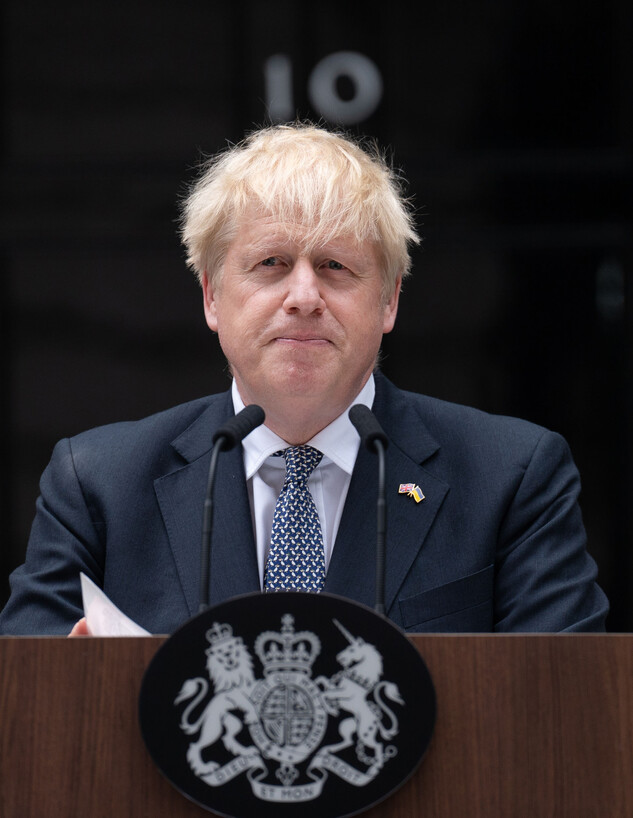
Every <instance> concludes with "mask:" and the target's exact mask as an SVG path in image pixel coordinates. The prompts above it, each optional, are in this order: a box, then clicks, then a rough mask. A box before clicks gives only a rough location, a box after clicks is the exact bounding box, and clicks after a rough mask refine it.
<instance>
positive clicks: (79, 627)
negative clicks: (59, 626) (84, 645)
mask: <svg viewBox="0 0 633 818" xmlns="http://www.w3.org/2000/svg"><path fill="white" fill-rule="evenodd" d="M68 636H92V634H91V633H90V631H89V630H88V623H87V622H86V617H85V616H84V617H83V618H82V619H80V620H79V622H76V623H75V625H74V626H73V629H72V630H71V632H70V633H69V634H68Z"/></svg>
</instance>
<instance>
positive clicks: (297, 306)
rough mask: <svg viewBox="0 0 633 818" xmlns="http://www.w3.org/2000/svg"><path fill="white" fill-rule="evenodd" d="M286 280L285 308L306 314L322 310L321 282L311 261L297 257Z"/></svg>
mask: <svg viewBox="0 0 633 818" xmlns="http://www.w3.org/2000/svg"><path fill="white" fill-rule="evenodd" d="M286 281H287V292H286V297H285V300H284V307H285V309H286V310H288V311H297V312H304V313H306V314H310V313H313V312H320V311H321V310H323V307H324V306H325V302H324V301H323V297H322V294H321V284H322V282H321V281H320V280H319V276H318V275H317V272H316V270H315V269H314V267H313V265H312V262H311V261H309V260H308V259H306V258H299V259H297V261H296V262H295V264H294V266H293V268H292V270H291V271H290V273H289V274H288V276H287V279H286Z"/></svg>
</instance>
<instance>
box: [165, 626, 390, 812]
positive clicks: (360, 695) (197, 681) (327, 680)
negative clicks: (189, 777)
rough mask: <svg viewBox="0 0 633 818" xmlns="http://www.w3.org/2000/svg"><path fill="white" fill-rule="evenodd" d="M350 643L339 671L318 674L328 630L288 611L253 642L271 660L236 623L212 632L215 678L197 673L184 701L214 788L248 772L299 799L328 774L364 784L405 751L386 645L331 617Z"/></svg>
mask: <svg viewBox="0 0 633 818" xmlns="http://www.w3.org/2000/svg"><path fill="white" fill-rule="evenodd" d="M331 621H332V622H333V624H334V625H335V626H336V628H338V630H339V632H340V633H342V634H343V636H344V638H345V641H346V643H347V644H346V646H345V647H344V648H343V650H341V651H340V652H339V653H338V654H337V655H336V662H337V664H338V666H339V668H340V669H339V670H338V671H337V672H336V673H335V674H334V675H333V676H331V677H326V676H323V675H319V676H316V678H313V665H314V663H315V660H316V659H317V657H318V656H319V654H320V652H321V641H320V639H319V638H318V636H317V635H316V634H315V633H313V632H311V631H307V630H301V631H296V630H295V623H294V617H293V616H292V615H291V614H289V613H285V614H284V615H283V616H282V617H281V629H280V630H279V631H272V630H266V631H263V632H261V633H259V634H258V635H257V636H256V637H255V639H254V643H253V645H252V650H253V652H254V654H255V655H256V656H257V658H258V659H259V663H260V665H261V667H262V669H263V677H262V678H259V679H258V678H256V676H255V671H254V669H253V668H254V658H253V655H252V653H251V651H250V650H249V647H248V646H247V645H246V644H245V642H244V640H243V638H242V637H241V636H240V635H238V634H235V633H234V632H233V628H232V626H231V625H229V624H226V623H222V622H214V623H213V625H212V627H211V628H209V629H208V630H207V632H206V639H207V642H208V646H207V647H206V650H205V654H206V669H207V673H208V678H205V677H203V676H197V677H194V678H190V679H187V680H186V681H185V682H184V684H183V685H182V687H181V690H180V692H179V694H178V696H177V697H176V699H175V702H174V704H175V705H176V706H177V707H178V708H180V709H181V712H180V729H181V730H182V731H183V732H184V733H185V734H186V735H187V736H190V737H191V742H190V743H189V746H188V749H187V762H188V765H189V767H190V769H191V770H192V771H193V773H194V774H195V775H196V776H197V777H198V778H199V779H201V780H202V781H203V782H205V783H206V784H208V785H209V786H210V787H222V786H223V785H225V784H227V783H228V782H229V781H232V780H233V779H235V778H236V777H238V776H240V775H242V774H246V776H247V777H248V780H249V782H250V786H251V789H252V792H253V795H254V796H255V797H256V798H259V799H261V800H263V801H269V802H275V803H288V802H292V803H297V802H302V801H304V802H305V801H311V800H313V799H315V798H317V797H319V795H320V794H321V792H322V790H323V787H324V785H325V783H326V780H327V778H328V774H333V775H336V776H337V777H338V778H340V779H342V780H343V781H345V782H346V783H347V784H349V785H352V786H355V787H363V786H365V785H366V784H368V783H369V782H371V781H372V780H373V779H374V778H375V777H376V776H377V775H378V773H379V772H380V771H381V770H382V768H383V767H384V766H385V764H387V763H388V761H389V759H390V758H392V757H393V756H395V755H396V754H397V743H396V739H397V736H398V712H399V709H400V708H402V706H403V705H404V704H405V703H404V701H403V699H402V697H401V695H400V692H399V689H398V686H397V685H396V684H395V683H394V682H390V681H387V680H384V679H382V675H383V659H382V656H381V654H380V653H379V651H378V650H377V648H376V647H375V646H374V645H372V644H370V643H369V642H367V641H365V640H364V639H363V638H362V637H360V636H355V635H353V634H351V633H350V632H349V631H348V630H347V629H346V628H345V627H344V626H343V625H341V623H340V622H339V621H338V620H336V619H332V620H331Z"/></svg>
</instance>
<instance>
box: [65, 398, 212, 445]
mask: <svg viewBox="0 0 633 818" xmlns="http://www.w3.org/2000/svg"><path fill="white" fill-rule="evenodd" d="M222 397H223V396H222V395H210V396H207V397H204V398H198V399H196V400H192V401H188V402H187V403H181V404H179V405H178V406H172V407H170V408H169V409H164V410H162V411H160V412H155V413H154V414H152V415H148V416H147V417H144V418H140V419H138V420H124V421H117V422H115V423H108V424H105V425H104V426H96V427H94V428H93V429H88V430H86V431H84V432H80V433H79V434H77V435H73V436H72V437H71V438H70V441H71V445H72V446H73V448H80V447H83V446H91V445H95V444H96V445H98V444H99V443H101V442H104V443H105V442H107V443H108V444H111V443H112V442H113V441H117V440H118V441H121V442H122V443H125V442H126V441H128V440H134V441H138V442H143V441H144V440H145V439H147V438H151V439H152V440H157V439H160V438H163V439H169V440H171V439H173V438H174V437H175V436H177V435H178V434H179V433H180V432H181V431H182V430H183V429H186V428H187V427H188V426H189V425H190V424H192V423H194V422H195V421H196V419H197V418H198V417H200V415H202V414H203V413H204V412H205V411H206V410H207V409H208V408H209V407H210V406H212V405H213V403H214V402H215V401H219V400H221V399H222Z"/></svg>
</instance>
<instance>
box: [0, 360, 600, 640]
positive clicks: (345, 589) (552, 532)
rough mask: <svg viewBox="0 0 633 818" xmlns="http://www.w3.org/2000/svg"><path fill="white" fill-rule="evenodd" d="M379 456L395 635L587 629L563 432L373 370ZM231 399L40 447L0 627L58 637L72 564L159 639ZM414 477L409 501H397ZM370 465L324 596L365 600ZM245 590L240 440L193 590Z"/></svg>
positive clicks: (174, 605) (223, 595)
mask: <svg viewBox="0 0 633 818" xmlns="http://www.w3.org/2000/svg"><path fill="white" fill-rule="evenodd" d="M374 411H375V413H376V415H377V417H378V419H379V421H380V423H381V425H382V426H383V428H384V430H385V432H386V434H387V436H388V437H389V441H390V445H389V447H388V449H387V466H386V484H387V519H388V531H387V567H386V571H387V574H386V600H385V601H386V610H387V614H388V616H389V617H390V618H391V619H392V620H393V621H394V622H396V623H397V624H398V625H400V626H401V627H402V628H404V629H405V630H407V631H413V632H415V631H427V632H428V631H430V632H433V631H435V632H447V631H453V632H490V631H550V632H556V631H565V630H566V631H591V630H602V629H604V620H605V616H606V613H607V609H608V605H607V601H606V598H605V596H604V594H603V593H602V591H601V590H600V589H599V588H598V586H597V585H596V584H595V578H596V566H595V564H594V562H593V560H592V559H591V557H590V556H589V555H588V554H587V552H586V543H585V533H584V528H583V525H582V519H581V514H580V510H579V507H578V503H577V498H578V493H579V489H580V485H579V477H578V473H577V470H576V468H575V466H574V464H573V461H572V458H571V455H570V452H569V449H568V447H567V444H566V443H565V441H564V440H563V439H562V438H561V437H560V436H559V435H556V434H554V433H552V432H549V431H547V430H545V429H543V428H541V427H538V426H535V425H533V424H530V423H527V422H525V421H520V420H516V419H513V418H505V417H498V416H492V415H488V414H486V413H483V412H479V411H477V410H474V409H469V408H466V407H463V406H457V405H455V404H449V403H445V402H443V401H439V400H436V399H433V398H429V397H425V396H422V395H415V394H412V393H407V392H403V391H401V390H399V389H397V388H396V387H394V386H393V385H392V384H391V383H389V381H388V380H387V379H386V378H384V377H382V376H380V375H379V376H377V378H376V398H375V402H374ZM232 414H233V406H232V401H231V396H230V392H227V393H225V394H221V395H214V396H211V397H207V398H203V399H201V400H198V401H194V402H192V403H188V404H184V405H182V406H177V407H175V408H173V409H169V410H168V411H166V412H162V413H160V414H157V415H154V416H152V417H149V418H146V419H144V420H141V421H136V422H131V423H117V424H113V425H111V426H104V427H100V428H98V429H93V430H91V431H88V432H85V433H83V434H80V435H78V436H77V437H74V438H71V439H69V440H63V441H61V442H60V443H58V444H57V446H56V448H55V451H54V453H53V456H52V459H51V462H50V464H49V465H48V467H47V468H46V470H45V472H44V474H43V475H42V480H41V495H40V497H39V499H38V501H37V514H36V518H35V521H34V524H33V529H32V532H31V538H30V541H29V547H28V551H27V557H26V562H25V564H24V565H23V566H21V567H20V568H18V569H17V570H16V571H15V572H14V573H13V575H12V578H11V582H12V596H11V598H10V600H9V602H8V604H7V606H6V607H5V609H4V611H3V612H2V614H1V615H0V632H3V633H14V634H17V633H31V634H47V633H48V634H55V633H59V634H62V633H68V632H69V630H70V628H71V627H72V625H73V624H74V623H75V622H76V621H77V620H78V619H79V618H80V617H81V616H82V604H81V592H80V586H79V571H84V572H85V573H86V574H87V575H88V576H89V577H91V578H92V579H93V580H94V581H95V582H96V583H97V584H98V585H100V586H101V587H103V588H104V590H105V592H106V594H107V595H108V596H109V597H110V598H111V599H112V600H113V602H114V603H115V604H116V605H118V606H119V607H120V608H121V609H122V610H123V611H124V612H125V613H126V614H127V615H128V616H130V617H131V618H132V619H134V620H135V621H136V622H138V623H139V624H141V625H143V626H144V627H145V628H147V629H148V630H149V631H151V632H153V633H170V632H172V631H173V630H174V629H175V628H177V627H178V626H179V625H180V624H182V623H183V622H185V621H186V620H187V619H188V618H189V617H190V616H192V615H194V614H195V613H196V611H197V608H198V600H199V578H200V541H201V518H202V507H203V501H204V492H205V486H206V479H207V472H208V467H209V459H210V450H211V438H212V435H213V432H214V430H215V429H216V428H217V427H218V426H220V425H221V424H222V423H223V422H224V421H225V420H226V419H227V418H228V417H230V416H231V415H232ZM401 483H415V484H417V485H419V486H420V488H421V489H422V491H423V492H424V495H425V499H424V500H423V501H422V502H420V503H416V502H415V501H414V499H413V498H412V497H409V496H407V495H406V494H399V493H398V487H399V485H400V484H401ZM376 485H377V463H376V457H375V455H372V454H371V453H369V452H367V451H366V450H365V449H364V448H363V447H361V449H360V450H359V453H358V458H357V461H356V465H355V468H354V472H353V475H352V480H351V484H350V487H349V493H348V496H347V501H346V504H345V509H344V513H343V517H342V520H341V524H340V528H339V532H338V535H337V539H336V544H335V547H334V550H333V554H332V559H331V562H330V566H329V570H328V574H327V579H326V584H325V590H326V591H329V592H332V593H335V594H341V595H344V596H347V597H350V598H352V599H355V600H358V601H360V602H363V603H365V604H367V605H369V606H373V601H374V588H375V576H374V574H375V559H374V550H375V540H376V532H375V526H376V522H375V521H376V516H375V511H374V508H375V498H376ZM258 589H259V576H258V570H257V560H256V552H255V543H254V536H253V527H252V522H251V513H250V508H249V501H248V496H247V490H246V481H245V475H244V467H243V462H242V452H241V448H240V447H237V448H236V449H235V450H234V451H231V452H228V453H226V454H223V455H222V456H221V458H220V460H219V469H218V475H217V482H216V493H215V519H214V526H213V553H212V563H211V580H210V599H211V603H212V604H213V603H217V602H220V601H222V600H225V599H227V598H229V597H232V596H234V595H237V594H244V593H247V592H250V591H255V590H258Z"/></svg>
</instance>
